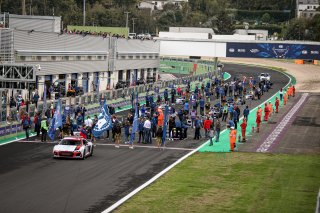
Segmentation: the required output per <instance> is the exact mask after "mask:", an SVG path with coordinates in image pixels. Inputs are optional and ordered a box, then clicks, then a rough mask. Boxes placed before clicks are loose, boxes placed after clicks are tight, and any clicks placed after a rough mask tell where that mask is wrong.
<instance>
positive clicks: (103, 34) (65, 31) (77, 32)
mask: <svg viewBox="0 0 320 213" xmlns="http://www.w3.org/2000/svg"><path fill="white" fill-rule="evenodd" d="M61 33H62V34H70V35H82V36H87V35H90V36H99V37H103V38H109V37H113V38H125V35H121V34H113V33H111V32H102V31H100V32H94V31H93V32H91V31H86V30H76V29H74V30H68V29H66V28H65V29H63V30H62V31H61Z"/></svg>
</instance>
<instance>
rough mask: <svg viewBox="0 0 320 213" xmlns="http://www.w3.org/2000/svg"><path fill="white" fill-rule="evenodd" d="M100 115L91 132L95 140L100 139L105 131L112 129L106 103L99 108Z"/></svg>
mask: <svg viewBox="0 0 320 213" xmlns="http://www.w3.org/2000/svg"><path fill="white" fill-rule="evenodd" d="M100 110H101V113H100V114H99V117H98V122H97V123H96V125H95V126H94V128H93V130H92V134H93V136H94V137H95V138H97V137H100V136H101V135H102V134H103V133H104V132H105V131H107V130H110V129H112V121H111V115H110V113H109V109H108V106H107V101H106V100H105V101H104V104H103V105H101V107H100Z"/></svg>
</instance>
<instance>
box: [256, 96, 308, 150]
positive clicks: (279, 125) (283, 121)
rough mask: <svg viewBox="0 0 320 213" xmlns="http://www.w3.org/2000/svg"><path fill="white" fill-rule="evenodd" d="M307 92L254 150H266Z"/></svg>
mask: <svg viewBox="0 0 320 213" xmlns="http://www.w3.org/2000/svg"><path fill="white" fill-rule="evenodd" d="M308 95H309V93H304V94H302V96H301V98H300V100H299V101H298V102H297V103H296V104H295V105H294V106H293V107H292V109H291V110H290V111H289V112H288V113H287V115H286V116H285V117H284V118H283V119H282V121H281V122H280V123H279V124H278V125H277V127H276V128H275V129H274V130H273V131H272V132H271V134H270V135H269V136H268V137H267V139H266V140H265V141H264V142H263V143H262V144H261V145H260V147H259V148H258V149H257V151H256V152H268V150H269V148H270V146H271V145H272V144H273V143H274V142H275V140H276V139H277V138H278V137H279V135H280V134H281V132H282V131H284V129H285V127H287V126H288V125H289V121H290V119H291V118H292V117H293V116H294V115H295V113H296V112H297V111H298V110H299V109H300V108H301V106H302V104H303V103H304V102H305V101H306V99H307V97H308Z"/></svg>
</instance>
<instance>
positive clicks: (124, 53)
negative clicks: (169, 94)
mask: <svg viewBox="0 0 320 213" xmlns="http://www.w3.org/2000/svg"><path fill="white" fill-rule="evenodd" d="M31 21H32V24H35V22H36V21H35V20H34V19H33V18H32V20H31ZM41 21H42V20H39V22H41ZM44 27H46V26H44ZM8 30H9V31H10V32H12V33H11V34H8V35H11V37H9V36H7V37H4V36H1V41H7V43H8V41H9V40H10V42H9V43H10V44H12V43H13V45H12V46H13V50H11V52H13V55H14V56H13V57H6V58H7V61H8V60H9V59H10V60H11V58H14V60H13V62H14V63H15V64H28V65H30V66H35V67H37V70H36V82H35V87H36V88H37V89H38V91H39V94H40V96H41V97H42V94H43V91H44V85H46V88H47V94H48V95H49V90H48V88H50V86H51V85H52V84H55V83H56V82H58V83H59V84H60V85H62V86H63V87H62V88H64V90H65V92H66V90H67V89H68V85H69V84H70V85H72V86H73V87H75V86H77V87H83V91H84V92H93V91H94V90H96V89H97V86H99V91H103V90H106V89H113V88H114V87H115V85H116V84H117V82H118V81H130V83H132V82H133V81H136V80H138V79H144V80H146V79H147V78H148V77H154V78H155V79H156V78H157V76H158V75H157V73H158V69H159V66H160V65H159V63H160V59H159V47H160V44H159V42H157V41H149V40H144V41H142V40H127V39H117V38H113V37H107V38H104V37H99V36H91V35H87V36H83V35H74V34H61V33H55V32H41V28H38V29H37V30H30V29H25V28H23V30H20V29H19V28H18V27H16V28H15V29H0V31H1V35H5V34H4V33H2V31H3V32H5V31H8ZM0 43H1V42H0ZM3 55H8V54H7V53H6V54H3ZM3 59H4V57H1V58H0V61H1V62H2V63H7V62H6V61H4V60H3ZM39 68H40V69H39ZM27 93H28V91H27V90H24V91H22V94H23V97H26V96H27Z"/></svg>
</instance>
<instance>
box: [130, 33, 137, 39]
mask: <svg viewBox="0 0 320 213" xmlns="http://www.w3.org/2000/svg"><path fill="white" fill-rule="evenodd" d="M136 37H137V34H136V33H129V35H128V38H130V39H135V38H136Z"/></svg>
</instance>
